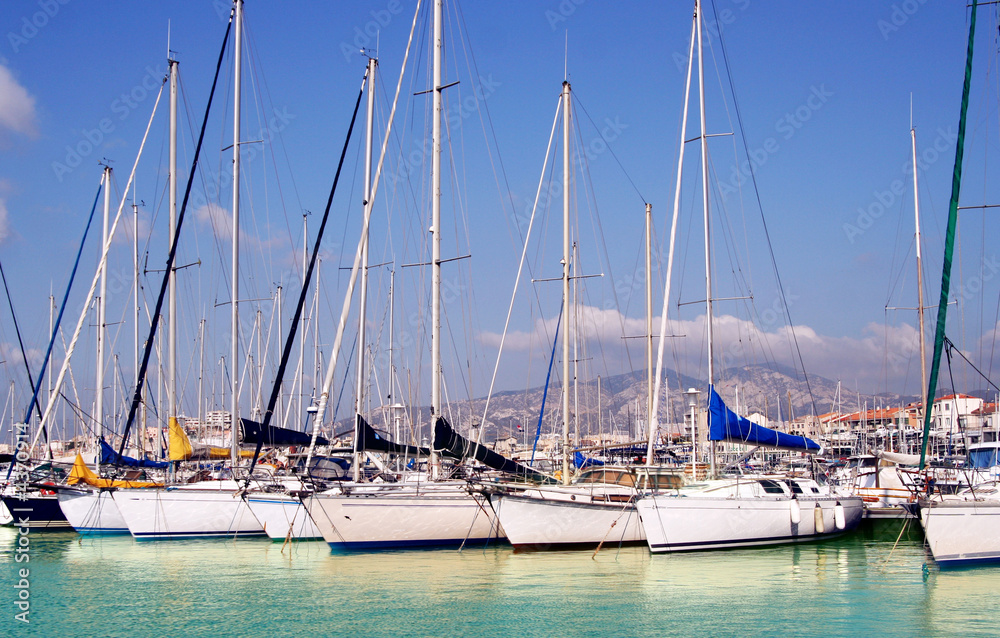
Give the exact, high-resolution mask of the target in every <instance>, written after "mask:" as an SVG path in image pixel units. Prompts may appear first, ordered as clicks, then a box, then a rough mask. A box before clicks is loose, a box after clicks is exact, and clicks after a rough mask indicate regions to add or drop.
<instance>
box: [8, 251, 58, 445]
mask: <svg viewBox="0 0 1000 638" xmlns="http://www.w3.org/2000/svg"><path fill="white" fill-rule="evenodd" d="M0 278H3V290H4V292H5V293H7V307H8V308H10V318H11V319H13V320H14V332H16V333H17V345H18V347H19V348H20V349H21V359H22V360H24V369H25V371H26V372H27V373H28V383H29V384H31V387H35V380H34V378H33V377H32V375H31V364H29V363H28V354H27V352H25V350H24V341H23V340H22V339H21V327H20V326H19V325H18V323H17V314H16V313H15V312H14V302H13V301H11V298H10V288H8V287H7V275H5V274H4V272H3V262H0ZM39 382H41V379H39ZM39 385H40V383H39ZM33 403H34V404H35V409H36V410H37V411H38V419H39V421H41V419H42V408H41V407H40V406H39V405H38V403H37V402H33ZM28 413H29V414H30V413H31V406H28ZM48 438H49V437H48V434H46V435H45V439H46V444H47V443H48ZM46 449H48V445H46Z"/></svg>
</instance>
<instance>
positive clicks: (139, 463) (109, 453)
mask: <svg viewBox="0 0 1000 638" xmlns="http://www.w3.org/2000/svg"><path fill="white" fill-rule="evenodd" d="M101 465H124V466H126V467H150V468H159V469H163V468H165V467H169V466H170V463H168V462H167V461H150V460H149V459H134V458H132V457H131V456H125V455H124V454H123V455H122V457H121V460H119V459H118V452H115V449H114V448H113V447H111V446H110V445H108V444H107V443H106V442H105V441H104V439H101Z"/></svg>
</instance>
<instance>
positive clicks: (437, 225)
mask: <svg viewBox="0 0 1000 638" xmlns="http://www.w3.org/2000/svg"><path fill="white" fill-rule="evenodd" d="M442 5H443V0H435V1H434V79H433V81H434V124H433V128H432V131H431V148H432V150H431V235H432V237H431V239H432V242H431V419H432V424H431V428H432V434H431V436H432V437H433V427H434V426H433V421H434V420H436V419H438V418H441V416H442V411H441V408H442V406H441V375H442V369H441V91H442V90H443V89H442V86H441V57H442V50H443V45H444V42H443V37H442V33H441V28H442V22H443V20H442V13H443V6H442ZM430 465H431V477H432V478H437V475H438V472H439V468H438V458H437V453H436V452H435V450H434V446H433V445H431V458H430Z"/></svg>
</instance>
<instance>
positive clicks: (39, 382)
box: [6, 175, 107, 481]
mask: <svg viewBox="0 0 1000 638" xmlns="http://www.w3.org/2000/svg"><path fill="white" fill-rule="evenodd" d="M102 186H103V187H105V188H107V185H106V184H104V177H103V175H102V176H101V184H100V185H99V186H98V187H97V194H96V195H94V204H93V206H91V207H90V217H88V218H87V226H86V227H85V228H84V230H83V239H81V240H80V248H79V249H78V250H77V253H76V261H75V262H74V263H73V270H72V271H71V272H70V275H69V282H68V283H67V284H66V292H65V293H64V294H63V300H62V305H61V306H60V307H59V314H58V316H57V317H56V321H55V323H54V325H53V328H52V336H51V337H50V338H49V345H48V348H46V350H45V357H44V358H43V359H42V369H41V370H40V371H39V372H38V380H37V382H36V383H35V384H34V386H35V387H34V390H33V391H32V395H31V401H29V402H28V409H27V410H26V411H25V413H24V421H22V423H27V422H28V419H30V418H31V408H32V407H34V406H35V405H36V403H37V401H38V393H39V392H40V391H41V389H42V380H43V379H44V377H45V369H46V368H47V367H48V364H49V359H50V358H51V356H52V348H53V346H54V345H55V341H56V334H58V333H59V325H60V323H62V318H63V312H65V310H66V305H67V302H68V301H69V292H70V289H72V287H73V280H74V279H75V278H76V270H77V268H78V267H79V265H80V257H81V256H82V255H83V246H84V244H86V242H87V234H88V233H89V232H90V225H91V223H92V222H93V221H94V211H96V210H97V202H98V200H99V199H100V197H101V187H102ZM51 399H52V398H51V397H49V400H50V402H51ZM40 423H41V426H42V427H41V432H42V433H43V434H44V435H45V441H46V448H48V440H49V434H48V430H47V429H46V427H45V418H44V415H43V416H42V417H40ZM16 463H17V460H16V458H15V459H14V460H13V461H11V463H10V465H9V466H8V468H7V479H6V480H8V481H9V480H10V475H11V472H12V471H13V469H14V465H15V464H16Z"/></svg>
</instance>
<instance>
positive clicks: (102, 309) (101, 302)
mask: <svg viewBox="0 0 1000 638" xmlns="http://www.w3.org/2000/svg"><path fill="white" fill-rule="evenodd" d="M110 216H111V167H110V166H105V167H104V224H103V231H102V234H101V245H102V246H106V245H107V243H108V219H109V218H110ZM107 298H108V262H107V260H106V259H105V260H102V261H101V292H100V297H98V298H97V380H96V383H95V385H96V386H97V395H96V397H95V407H94V418H95V419H96V420H97V436H98V437H100V438H101V439H103V438H104V324H105V322H106V319H107ZM49 398H50V399H51V398H52V397H49ZM100 467H101V455H100V453H98V455H97V469H98V471H100Z"/></svg>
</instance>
